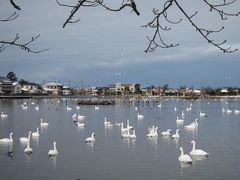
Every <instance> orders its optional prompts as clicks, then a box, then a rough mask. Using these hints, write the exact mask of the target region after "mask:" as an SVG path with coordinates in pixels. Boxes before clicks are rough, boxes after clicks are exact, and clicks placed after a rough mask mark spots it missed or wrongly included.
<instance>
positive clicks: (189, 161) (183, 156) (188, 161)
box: [178, 147, 192, 164]
mask: <svg viewBox="0 0 240 180" xmlns="http://www.w3.org/2000/svg"><path fill="white" fill-rule="evenodd" d="M180 153H181V154H180V156H179V157H178V161H179V162H181V163H186V164H192V159H191V157H190V156H189V155H188V154H184V152H183V148H182V147H180Z"/></svg>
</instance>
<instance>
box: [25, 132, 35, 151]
mask: <svg viewBox="0 0 240 180" xmlns="http://www.w3.org/2000/svg"><path fill="white" fill-rule="evenodd" d="M32 152H33V150H32V148H31V147H30V135H29V136H28V142H27V147H26V148H25V149H24V153H25V154H27V155H30V154H32Z"/></svg>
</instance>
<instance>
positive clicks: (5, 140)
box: [0, 132, 13, 143]
mask: <svg viewBox="0 0 240 180" xmlns="http://www.w3.org/2000/svg"><path fill="white" fill-rule="evenodd" d="M12 135H13V132H10V135H9V138H2V139H0V143H12V142H13V138H12Z"/></svg>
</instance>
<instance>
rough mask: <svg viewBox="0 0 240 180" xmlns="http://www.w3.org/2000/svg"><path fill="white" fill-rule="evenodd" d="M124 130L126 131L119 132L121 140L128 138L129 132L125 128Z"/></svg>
mask: <svg viewBox="0 0 240 180" xmlns="http://www.w3.org/2000/svg"><path fill="white" fill-rule="evenodd" d="M125 129H126V130H124V131H121V136H122V137H123V138H129V135H130V130H129V129H127V128H125Z"/></svg>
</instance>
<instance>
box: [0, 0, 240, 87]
mask: <svg viewBox="0 0 240 180" xmlns="http://www.w3.org/2000/svg"><path fill="white" fill-rule="evenodd" d="M108 1H110V0H108ZM15 2H16V3H17V4H18V5H20V6H21V8H22V10H21V11H20V12H19V17H18V18H17V19H16V20H14V21H11V22H7V23H6V22H1V26H0V39H1V40H9V39H12V38H14V37H15V35H16V34H17V33H18V34H19V36H20V37H21V39H20V41H22V42H23V41H27V40H29V39H31V37H32V36H35V35H38V34H40V35H41V36H40V38H38V39H37V40H36V41H35V42H34V43H33V44H32V45H31V48H32V49H34V50H41V49H46V48H49V49H50V50H48V51H45V52H42V53H39V54H33V53H27V52H25V51H22V50H21V49H19V48H16V47H11V46H9V47H7V49H6V50H4V51H3V52H1V53H0V76H5V75H6V74H7V73H8V72H9V71H14V72H15V73H16V75H17V77H18V78H19V79H22V78H23V79H25V80H28V81H30V82H36V83H42V82H43V81H52V80H53V81H59V82H61V83H64V84H67V85H68V84H70V85H71V86H82V85H83V86H104V85H109V84H115V83H116V82H126V83H140V84H141V86H147V85H164V84H169V86H170V87H179V86H180V85H186V86H195V87H201V86H211V87H220V86H240V53H239V52H235V53H233V54H227V53H226V54H224V53H223V52H221V51H220V50H219V49H216V48H215V47H213V46H211V45H209V44H208V43H207V42H206V41H205V40H204V39H203V37H201V36H200V34H199V33H197V32H196V31H195V29H193V27H192V26H191V25H190V24H189V23H188V22H187V21H186V20H183V22H182V23H181V24H178V25H170V26H171V28H172V31H169V32H168V33H167V34H166V35H165V36H164V38H165V39H166V41H167V42H169V43H179V44H180V45H179V46H178V47H175V48H170V49H160V48H159V49H157V50H156V51H154V52H152V53H147V54H146V53H145V52H144V50H145V49H146V47H147V45H148V41H147V38H146V36H147V35H149V36H151V35H152V33H151V30H150V29H146V28H143V27H142V26H143V25H145V24H146V23H147V22H148V21H150V20H151V18H152V17H153V14H152V9H153V8H154V7H155V8H159V9H161V8H162V4H161V2H162V1H161V2H159V0H153V1H151V2H149V1H146V0H139V1H136V2H137V4H138V8H139V11H140V13H141V15H140V16H137V15H136V14H135V13H133V12H131V11H130V10H129V9H126V10H123V11H122V12H118V13H113V12H109V11H106V10H104V9H103V8H101V7H96V8H85V9H80V11H79V12H78V13H76V15H75V16H74V17H75V18H80V22H78V23H76V24H68V25H67V26H66V27H65V28H64V29H63V28H62V25H63V23H64V22H65V20H66V18H67V17H68V15H69V13H70V11H71V9H69V8H66V7H60V6H58V5H57V3H56V1H55V0H41V1H38V0H31V1H29V0H15ZM72 2H73V4H74V2H75V1H72ZM114 2H115V3H116V2H118V1H116V0H114ZM121 2H122V0H119V3H121ZM179 2H180V3H181V4H182V5H183V7H184V8H185V9H186V12H188V13H189V14H193V13H194V12H195V10H199V13H198V14H197V16H196V17H195V18H194V20H195V21H197V22H198V23H199V24H201V25H202V27H210V28H217V27H222V26H225V29H224V30H223V32H221V33H219V34H218V35H215V36H214V38H216V39H217V40H219V41H220V40H225V39H226V40H228V41H227V44H228V45H230V46H232V47H234V48H239V49H240V31H239V29H240V17H232V18H230V19H229V20H228V21H224V22H222V21H220V17H219V16H217V14H216V13H210V12H209V11H208V10H209V8H208V7H207V6H206V5H204V4H203V3H202V1H197V2H196V1H191V2H190V1H188V0H181V1H179ZM216 2H219V1H216ZM113 5H116V4H113ZM227 10H228V11H229V12H237V11H240V0H237V3H236V4H235V5H234V6H231V7H229V8H228V9H227ZM12 12H14V9H13V8H12V6H11V5H10V3H9V1H8V0H1V1H0V19H3V18H4V17H7V16H8V15H9V14H11V13H12ZM169 17H171V19H173V20H178V18H179V17H183V16H182V15H181V14H180V13H179V11H178V10H177V9H176V8H172V9H171V12H169ZM20 41H19V42H20Z"/></svg>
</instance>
